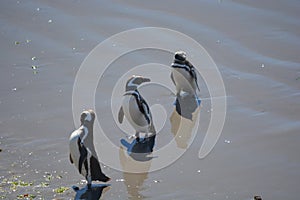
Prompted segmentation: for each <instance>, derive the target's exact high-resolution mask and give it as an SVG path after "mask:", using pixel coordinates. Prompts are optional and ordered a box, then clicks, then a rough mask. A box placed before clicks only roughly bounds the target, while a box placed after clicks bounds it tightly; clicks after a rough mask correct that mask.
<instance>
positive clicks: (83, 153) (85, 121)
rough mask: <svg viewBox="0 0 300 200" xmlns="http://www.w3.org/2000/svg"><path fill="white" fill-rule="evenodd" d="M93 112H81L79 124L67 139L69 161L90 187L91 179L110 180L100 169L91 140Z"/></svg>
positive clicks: (89, 187)
mask: <svg viewBox="0 0 300 200" xmlns="http://www.w3.org/2000/svg"><path fill="white" fill-rule="evenodd" d="M94 120H95V113H94V111H92V110H88V111H84V112H82V113H81V116H80V122H81V126H80V127H79V128H78V129H77V130H75V131H73V133H72V134H71V136H70V139H69V148H70V162H71V163H72V164H74V165H75V167H76V168H77V169H78V171H79V173H80V174H81V175H83V176H84V177H85V178H86V180H87V182H88V184H87V186H88V189H91V185H92V181H102V182H107V181H109V180H110V178H109V177H107V176H106V175H105V174H104V173H103V172H102V170H101V167H100V163H99V161H98V157H97V153H96V151H95V147H94V142H93V125H94Z"/></svg>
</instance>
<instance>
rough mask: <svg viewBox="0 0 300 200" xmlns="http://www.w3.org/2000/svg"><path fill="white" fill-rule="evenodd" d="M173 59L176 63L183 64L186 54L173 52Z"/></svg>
mask: <svg viewBox="0 0 300 200" xmlns="http://www.w3.org/2000/svg"><path fill="white" fill-rule="evenodd" d="M174 58H175V60H176V61H179V62H182V63H184V62H185V60H186V53H185V52H184V51H177V52H175V55H174Z"/></svg>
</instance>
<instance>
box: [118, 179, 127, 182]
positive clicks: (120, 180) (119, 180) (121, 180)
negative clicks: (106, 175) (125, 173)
mask: <svg viewBox="0 0 300 200" xmlns="http://www.w3.org/2000/svg"><path fill="white" fill-rule="evenodd" d="M124 181H125V180H124V179H122V178H120V179H116V182H124Z"/></svg>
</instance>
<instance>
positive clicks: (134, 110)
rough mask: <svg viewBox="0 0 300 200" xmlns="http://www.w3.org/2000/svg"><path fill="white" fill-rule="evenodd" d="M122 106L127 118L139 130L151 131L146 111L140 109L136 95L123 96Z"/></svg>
mask: <svg viewBox="0 0 300 200" xmlns="http://www.w3.org/2000/svg"><path fill="white" fill-rule="evenodd" d="M122 107H123V110H124V115H125V117H126V119H127V120H128V122H129V123H130V124H131V126H133V128H134V129H135V130H136V131H137V132H142V133H148V132H149V124H148V122H147V120H146V118H145V116H144V113H142V112H141V111H140V109H139V107H138V104H137V101H136V99H135V97H134V96H132V95H125V96H124V98H123V103H122Z"/></svg>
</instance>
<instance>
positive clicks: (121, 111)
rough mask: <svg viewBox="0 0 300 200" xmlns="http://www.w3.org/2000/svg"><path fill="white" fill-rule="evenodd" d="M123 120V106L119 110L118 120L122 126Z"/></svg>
mask: <svg viewBox="0 0 300 200" xmlns="http://www.w3.org/2000/svg"><path fill="white" fill-rule="evenodd" d="M123 119H124V111H123V107H122V106H121V108H120V110H119V115H118V120H119V123H120V124H122V122H123Z"/></svg>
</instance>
